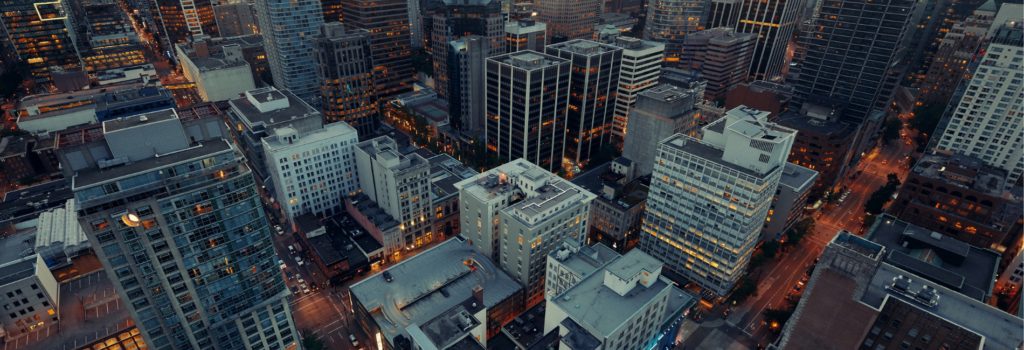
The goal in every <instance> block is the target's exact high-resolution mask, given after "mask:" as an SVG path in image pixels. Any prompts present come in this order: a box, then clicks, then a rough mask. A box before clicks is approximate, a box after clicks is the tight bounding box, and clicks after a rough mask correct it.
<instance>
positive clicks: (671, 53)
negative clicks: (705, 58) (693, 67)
mask: <svg viewBox="0 0 1024 350" xmlns="http://www.w3.org/2000/svg"><path fill="white" fill-rule="evenodd" d="M707 17H708V6H705V4H704V2H702V1H686V0H652V1H650V2H649V3H648V4H647V24H646V25H645V26H644V40H650V41H654V42H659V43H662V44H665V62H666V63H668V65H669V66H679V65H682V64H686V63H685V62H680V60H681V59H682V55H683V45H684V44H685V43H686V36H687V35H689V34H690V33H693V32H696V31H701V30H704V28H706V27H705V25H706V24H707V20H706V19H707Z"/></svg>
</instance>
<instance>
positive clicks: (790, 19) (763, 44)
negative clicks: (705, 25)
mask: <svg viewBox="0 0 1024 350" xmlns="http://www.w3.org/2000/svg"><path fill="white" fill-rule="evenodd" d="M803 4H804V2H803V1H800V0H773V1H770V2H763V1H757V0H743V5H742V6H741V7H740V8H739V21H737V22H736V32H737V33H750V34H754V38H755V40H756V41H757V44H756V48H755V49H754V56H753V57H752V58H751V62H750V68H749V69H748V70H747V76H748V77H749V78H750V79H751V80H769V81H779V80H782V78H783V76H782V68H783V66H784V65H786V49H787V48H789V43H790V41H792V40H793V29H794V28H795V27H796V25H797V22H796V20H797V16H798V15H799V13H800V11H801V10H802V9H803ZM709 85H710V84H709Z"/></svg>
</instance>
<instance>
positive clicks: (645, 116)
mask: <svg viewBox="0 0 1024 350" xmlns="http://www.w3.org/2000/svg"><path fill="white" fill-rule="evenodd" d="M704 87H705V85H704V82H699V83H694V84H691V85H690V86H689V87H687V88H680V87H676V86H673V85H668V84H662V85H658V86H656V87H654V88H653V89H650V90H647V91H644V92H642V93H640V95H638V96H637V101H636V106H634V107H633V108H632V109H630V111H629V114H630V115H631V116H632V117H631V118H629V124H628V126H627V130H629V131H630V133H629V137H627V138H626V141H625V144H624V145H623V147H622V156H623V157H625V158H629V160H631V161H633V162H634V163H635V164H636V173H637V175H647V174H650V173H651V172H653V171H654V163H655V157H656V154H654V153H653V152H651V150H653V149H657V145H658V144H659V143H661V141H662V140H664V139H667V138H669V137H671V136H672V135H675V134H683V135H686V136H690V137H696V136H697V131H698V129H697V128H698V126H699V122H700V121H701V113H700V110H699V109H698V108H697V105H698V103H700V101H701V99H702V96H703V95H704Z"/></svg>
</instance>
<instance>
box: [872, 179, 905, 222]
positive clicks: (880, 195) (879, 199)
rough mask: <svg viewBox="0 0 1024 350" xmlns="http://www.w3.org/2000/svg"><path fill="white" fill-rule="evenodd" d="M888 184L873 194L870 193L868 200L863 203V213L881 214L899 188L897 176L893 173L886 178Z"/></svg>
mask: <svg viewBox="0 0 1024 350" xmlns="http://www.w3.org/2000/svg"><path fill="white" fill-rule="evenodd" d="M887 178H888V182H887V183H886V184H885V185H884V186H882V187H880V188H879V189H878V190H875V192H873V193H871V196H870V197H868V200H867V201H866V202H864V212H866V213H868V214H875V215H877V214H881V213H882V209H883V208H884V207H885V203H889V201H890V200H892V195H893V194H894V193H896V191H897V190H899V188H900V180H899V176H898V175H896V174H895V173H892V174H889V175H888V176H887Z"/></svg>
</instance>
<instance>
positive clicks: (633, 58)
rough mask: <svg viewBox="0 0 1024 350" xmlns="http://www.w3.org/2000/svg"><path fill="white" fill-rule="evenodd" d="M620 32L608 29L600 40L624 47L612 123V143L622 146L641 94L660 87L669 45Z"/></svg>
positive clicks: (600, 35)
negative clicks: (630, 114)
mask: <svg viewBox="0 0 1024 350" xmlns="http://www.w3.org/2000/svg"><path fill="white" fill-rule="evenodd" d="M620 33H621V32H619V31H618V30H617V29H614V28H605V30H604V31H602V32H601V33H600V34H599V38H598V40H599V41H600V42H602V43H605V44H610V45H615V46H618V47H621V48H622V68H621V69H620V70H619V87H618V93H616V95H615V119H614V120H612V142H613V143H615V144H620V145H621V144H622V143H623V142H624V141H625V138H626V124H627V123H628V119H629V109H630V108H633V106H634V105H636V100H637V95H639V94H640V93H641V92H643V91H645V90H647V89H650V88H652V87H654V86H655V85H657V84H658V76H660V75H661V64H662V62H663V61H662V59H663V57H664V55H665V45H664V44H661V43H655V42H651V41H643V40H640V39H636V38H630V37H624V36H621V35H619V34H620Z"/></svg>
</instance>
